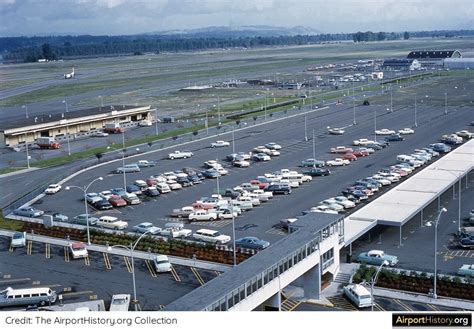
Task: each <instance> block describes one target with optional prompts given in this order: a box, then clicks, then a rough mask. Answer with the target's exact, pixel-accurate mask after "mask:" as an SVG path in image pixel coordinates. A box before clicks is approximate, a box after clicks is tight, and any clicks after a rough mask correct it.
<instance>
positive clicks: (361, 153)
mask: <svg viewBox="0 0 474 329" xmlns="http://www.w3.org/2000/svg"><path fill="white" fill-rule="evenodd" d="M352 154H353V155H355V156H356V157H358V158H361V157H366V156H368V155H369V152H367V151H365V150H360V149H356V150H354V151H353V152H352Z"/></svg>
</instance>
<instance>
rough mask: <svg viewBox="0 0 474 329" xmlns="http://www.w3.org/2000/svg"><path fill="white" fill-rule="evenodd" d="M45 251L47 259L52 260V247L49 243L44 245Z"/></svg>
mask: <svg viewBox="0 0 474 329" xmlns="http://www.w3.org/2000/svg"><path fill="white" fill-rule="evenodd" d="M44 249H45V257H46V258H47V259H50V258H51V245H50V244H49V243H46V244H45V245H44Z"/></svg>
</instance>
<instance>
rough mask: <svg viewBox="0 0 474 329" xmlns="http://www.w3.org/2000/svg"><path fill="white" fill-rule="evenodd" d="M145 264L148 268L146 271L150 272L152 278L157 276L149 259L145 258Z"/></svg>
mask: <svg viewBox="0 0 474 329" xmlns="http://www.w3.org/2000/svg"><path fill="white" fill-rule="evenodd" d="M145 265H146V267H147V268H148V271H149V272H150V275H151V276H152V277H154V278H156V277H157V275H156V272H155V269H154V268H153V265H152V264H151V262H150V260H148V259H145Z"/></svg>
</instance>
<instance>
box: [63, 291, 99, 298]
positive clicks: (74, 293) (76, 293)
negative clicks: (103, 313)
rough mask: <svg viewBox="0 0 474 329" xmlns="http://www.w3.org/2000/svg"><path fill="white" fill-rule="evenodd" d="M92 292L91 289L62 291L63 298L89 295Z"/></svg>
mask: <svg viewBox="0 0 474 329" xmlns="http://www.w3.org/2000/svg"><path fill="white" fill-rule="evenodd" d="M92 293H93V291H92V290H84V291H75V292H66V293H63V298H68V297H74V296H79V295H90V294H92Z"/></svg>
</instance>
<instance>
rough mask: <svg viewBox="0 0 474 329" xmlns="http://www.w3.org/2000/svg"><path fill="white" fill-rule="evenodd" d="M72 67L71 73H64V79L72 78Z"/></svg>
mask: <svg viewBox="0 0 474 329" xmlns="http://www.w3.org/2000/svg"><path fill="white" fill-rule="evenodd" d="M74 75H75V73H74V67H73V68H72V72H71V73H64V79H72V78H74Z"/></svg>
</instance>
